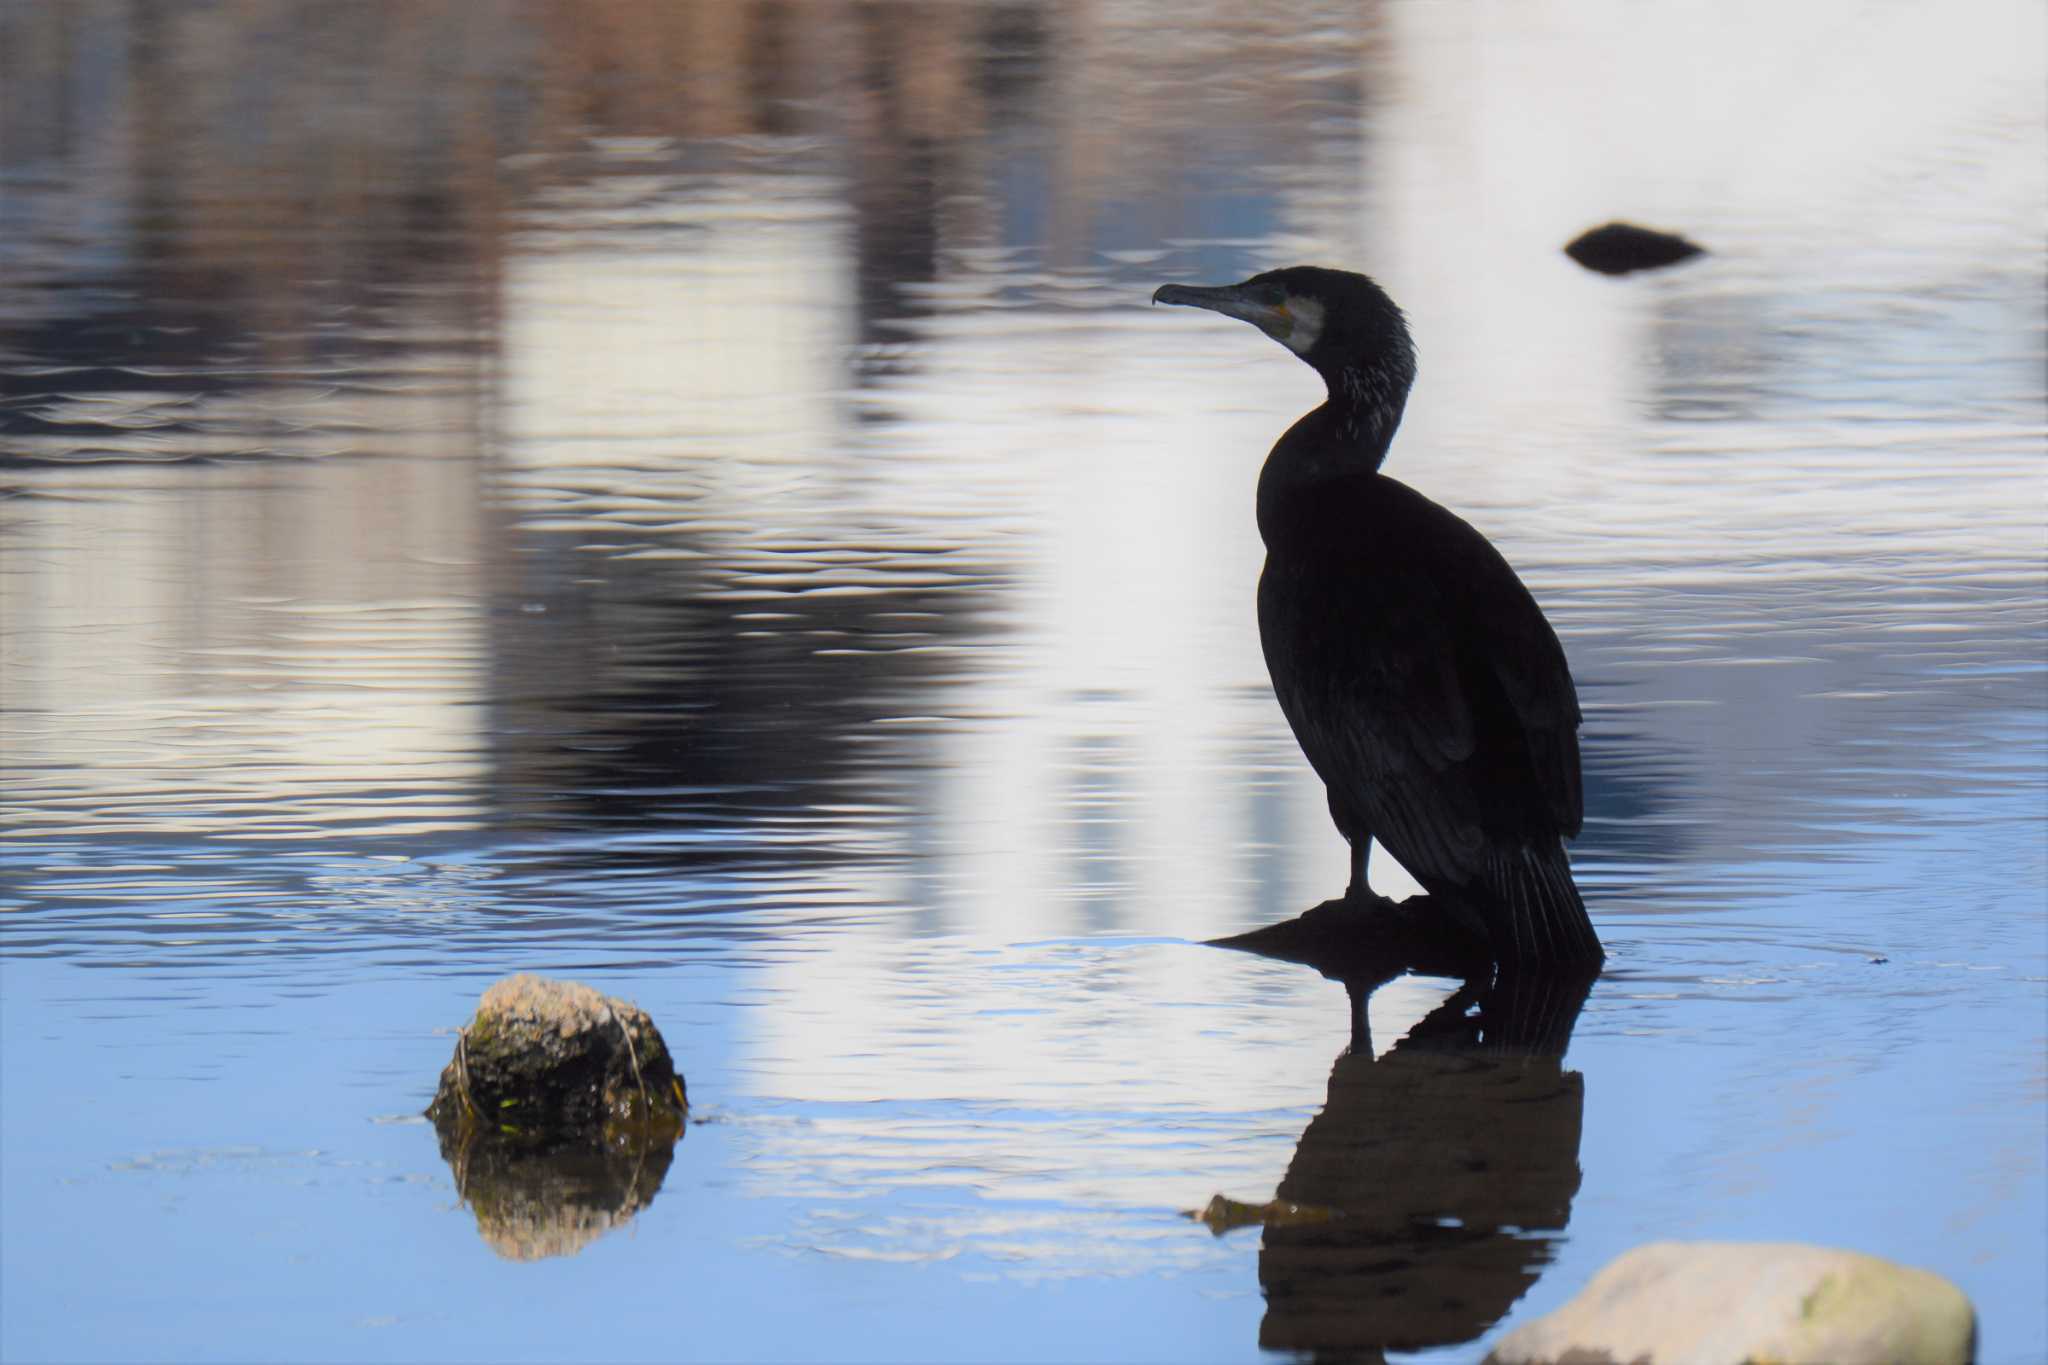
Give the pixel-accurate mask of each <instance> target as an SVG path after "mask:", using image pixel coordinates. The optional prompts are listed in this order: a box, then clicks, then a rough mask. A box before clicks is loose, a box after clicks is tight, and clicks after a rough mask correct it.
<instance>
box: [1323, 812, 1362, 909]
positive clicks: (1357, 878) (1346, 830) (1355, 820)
mask: <svg viewBox="0 0 2048 1365" xmlns="http://www.w3.org/2000/svg"><path fill="white" fill-rule="evenodd" d="M1330 822H1331V823H1332V824H1334V825H1336V826H1337V832H1338V833H1339V834H1341V835H1343V836H1344V841H1345V842H1346V843H1348V844H1350V845H1351V884H1350V885H1349V886H1347V887H1345V888H1344V899H1345V900H1348V901H1359V900H1368V899H1370V898H1371V896H1372V888H1371V887H1370V886H1368V885H1367V884H1366V880H1365V861H1366V859H1367V858H1368V857H1370V856H1371V854H1372V831H1371V830H1370V829H1368V828H1367V827H1366V823H1365V821H1363V820H1361V819H1360V818H1359V817H1358V815H1357V814H1356V813H1355V812H1353V811H1352V810H1351V809H1350V808H1349V807H1348V806H1345V805H1342V804H1340V803H1339V802H1338V800H1337V793H1335V792H1331V793H1330Z"/></svg>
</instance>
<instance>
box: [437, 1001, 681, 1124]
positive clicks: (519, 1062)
mask: <svg viewBox="0 0 2048 1365" xmlns="http://www.w3.org/2000/svg"><path fill="white" fill-rule="evenodd" d="M688 1110H689V1099H688V1094H687V1092H686V1091H685V1090H684V1087H683V1078H682V1076H681V1075H680V1074H679V1073H678V1072H677V1071H676V1067H675V1061H674V1058H673V1057H672V1056H671V1055H670V1052H669V1049H668V1044H667V1042H666V1041H665V1040H664V1039H663V1038H662V1036H661V1031H660V1030H659V1029H657V1028H656V1027H655V1026H654V1021H653V1020H652V1019H650V1018H649V1017H648V1016H647V1012H646V1011H645V1010H643V1009H641V1008H640V1007H639V1006H637V1005H633V1004H630V1003H628V1002H627V1001H624V1000H615V999H613V998H611V997H609V996H606V995H603V994H600V993H599V992H597V991H595V990H592V989H591V988H590V987H588V986H585V985H580V984H578V983H577V982H573V981H553V980H549V979H548V978H545V977H539V976H529V975H526V974H523V973H522V974H521V975H518V976H513V977H508V978H506V979H505V980H503V981H500V982H498V983H497V984H495V985H493V986H492V987H491V988H490V989H489V990H487V991H485V992H484V996H483V999H482V1001H481V1002H479V1004H478V1005H477V1011H476V1017H475V1018H473V1019H472V1020H470V1023H469V1026H468V1027H467V1028H465V1029H463V1030H462V1033H461V1034H460V1035H459V1036H458V1037H457V1039H456V1043H455V1056H454V1057H453V1058H451V1059H450V1060H449V1063H448V1065H447V1067H446V1068H445V1069H443V1071H442V1072H441V1084H440V1088H439V1089H438V1090H437V1091H436V1093H435V1095H434V1102H433V1103H432V1104H430V1105H428V1106H427V1117H428V1118H429V1119H431V1120H433V1122H434V1125H435V1127H436V1128H438V1129H440V1130H442V1132H443V1134H444V1137H445V1136H446V1135H447V1134H449V1133H451V1132H452V1133H453V1134H455V1135H456V1136H458V1137H459V1138H461V1139H462V1140H464V1141H465V1142H466V1141H468V1140H470V1139H471V1138H473V1137H476V1136H486V1137H489V1138H492V1139H494V1140H498V1141H504V1142H510V1143H514V1144H518V1145H523V1146H529V1147H554V1146H558V1145H563V1144H575V1143H585V1144H589V1143H613V1142H620V1141H625V1142H632V1143H642V1142H648V1141H667V1142H673V1141H674V1140H675V1139H676V1138H677V1137H678V1136H679V1135H680V1134H681V1133H682V1129H683V1123H684V1120H685V1117H686V1116H687V1114H688Z"/></svg>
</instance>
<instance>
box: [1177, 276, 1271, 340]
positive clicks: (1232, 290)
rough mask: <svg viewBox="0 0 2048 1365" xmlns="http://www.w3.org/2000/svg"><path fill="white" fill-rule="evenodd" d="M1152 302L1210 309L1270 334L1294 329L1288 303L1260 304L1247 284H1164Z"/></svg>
mask: <svg viewBox="0 0 2048 1365" xmlns="http://www.w3.org/2000/svg"><path fill="white" fill-rule="evenodd" d="M1152 302H1154V303H1179V304H1185V305H1187V306H1188V307H1190V308H1206V309H1208V310H1209V311H1210V312H1212V313H1221V314H1223V316H1225V317H1227V318H1237V319H1239V320H1240V321H1243V322H1249V323H1250V324H1252V326H1254V327H1256V328H1258V329H1259V330H1260V331H1262V332H1264V333H1265V334H1266V335H1267V336H1270V337H1277V338H1284V337H1286V335H1287V334H1288V333H1289V332H1290V331H1292V330H1293V329H1294V318H1293V316H1292V315H1291V314H1290V313H1289V312H1288V311H1287V306H1286V305H1285V304H1280V305H1277V306H1276V305H1274V304H1270V303H1260V302H1258V301H1256V300H1254V299H1252V298H1250V297H1248V296H1247V295H1246V293H1245V290H1244V286H1243V285H1237V284H1221V285H1199V284H1162V285H1160V286H1159V287H1158V288H1157V289H1155V290H1153V291H1152Z"/></svg>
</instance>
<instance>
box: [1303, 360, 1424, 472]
mask: <svg viewBox="0 0 2048 1365" xmlns="http://www.w3.org/2000/svg"><path fill="white" fill-rule="evenodd" d="M1317 372H1318V373H1320V374H1321V375H1322V376H1323V383H1324V385H1325V386H1326V387H1327V388H1328V389H1329V392H1330V396H1329V398H1328V399H1327V400H1326V401H1325V402H1324V403H1323V409H1324V410H1326V411H1327V412H1328V414H1329V417H1328V419H1327V420H1328V435H1326V436H1325V438H1324V439H1325V440H1326V441H1330V442H1332V443H1333V449H1332V450H1331V452H1330V453H1331V456H1332V463H1335V464H1341V465H1343V466H1345V467H1344V468H1342V469H1341V470H1337V471H1334V472H1340V473H1346V474H1357V473H1365V472H1369V471H1371V470H1375V469H1378V468H1379V467H1380V462H1381V461H1383V460H1385V459H1386V458H1387V447H1388V446H1390V445H1392V444H1393V441H1394V432H1395V430H1396V429H1397V428H1398V427H1399V426H1400V425H1401V414H1402V412H1403V411H1405V410H1406V408H1407V406H1408V384H1409V377H1408V376H1407V375H1404V374H1400V373H1398V372H1395V371H1392V370H1386V369H1376V368H1372V367H1367V366H1359V365H1333V366H1330V367H1328V368H1324V367H1322V366H1318V367H1317Z"/></svg>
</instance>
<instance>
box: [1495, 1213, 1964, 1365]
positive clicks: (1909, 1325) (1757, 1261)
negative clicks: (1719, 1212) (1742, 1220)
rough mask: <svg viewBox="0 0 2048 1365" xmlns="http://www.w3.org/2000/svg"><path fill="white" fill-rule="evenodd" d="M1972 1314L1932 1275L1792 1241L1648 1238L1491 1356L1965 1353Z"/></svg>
mask: <svg viewBox="0 0 2048 1365" xmlns="http://www.w3.org/2000/svg"><path fill="white" fill-rule="evenodd" d="M1976 1335H1977V1319H1976V1313H1975V1311H1974V1310H1973V1309H1972V1308H1971V1307H1970V1300H1969V1299H1968V1298H1967V1297H1966V1296H1965V1295H1964V1294H1963V1291H1962V1290H1960V1289H1958V1288H1956V1287H1955V1285H1953V1284H1951V1283H1950V1282H1949V1281H1947V1280H1945V1279H1943V1278H1942V1277H1941V1276H1939V1275H1935V1274H1932V1273H1930V1272H1928V1271H1925V1270H1914V1269H1912V1268H1911V1267H1908V1266H1902V1265H1898V1264H1896V1263H1895V1262H1892V1261H1886V1260H1882V1259H1880V1258H1878V1257H1876V1256H1865V1255H1862V1254H1860V1253H1858V1252H1853V1251H1835V1250H1831V1249H1829V1248H1827V1247H1816V1246H1803V1245H1800V1244H1798V1243H1765V1242H1759V1243H1743V1242H1656V1243H1652V1244H1651V1245H1649V1246H1643V1247H1637V1248H1636V1249H1635V1250H1634V1251H1631V1252H1628V1253H1627V1254H1625V1255H1623V1256H1620V1257H1617V1258H1616V1259H1615V1260H1613V1261H1610V1262H1609V1263H1608V1264H1607V1265H1606V1267H1605V1268H1603V1269H1602V1270H1601V1271H1600V1273H1599V1274H1597V1275H1595V1276H1594V1277H1593V1279H1592V1281H1591V1282H1590V1283H1589V1284H1587V1286H1586V1287H1585V1288H1584V1289H1583V1290H1581V1291H1580V1292H1579V1296H1578V1297H1577V1298H1575V1299H1573V1300H1572V1301H1571V1302H1570V1303H1568V1304H1566V1305H1565V1306H1564V1307H1562V1308H1560V1309H1558V1310H1557V1311H1556V1312H1554V1313H1552V1314H1550V1315H1549V1316H1547V1317H1543V1318H1539V1319H1537V1320H1536V1321H1535V1322H1532V1323H1529V1324H1527V1325H1526V1326H1523V1327H1521V1328H1518V1329H1517V1330H1515V1331H1513V1332H1510V1333H1509V1334H1508V1335H1507V1336H1506V1337H1504V1338H1502V1339H1501V1342H1500V1344H1499V1345H1497V1346H1495V1347H1494V1348H1493V1353H1492V1354H1491V1355H1489V1356H1488V1357H1487V1358H1486V1360H1487V1365H1565V1362H1571V1365H1601V1363H1602V1362H1613V1365H1624V1362H1626V1363H1627V1365H1666V1363H1667V1362H1674V1361H1683V1362H1686V1365H1720V1362H1727V1365H1740V1363H1741V1362H1745V1361H1765V1360H1768V1361H1772V1362H1774V1365H1967V1362H1969V1361H1970V1360H1972V1359H1973V1358H1974V1355H1975V1349H1976Z"/></svg>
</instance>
